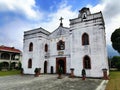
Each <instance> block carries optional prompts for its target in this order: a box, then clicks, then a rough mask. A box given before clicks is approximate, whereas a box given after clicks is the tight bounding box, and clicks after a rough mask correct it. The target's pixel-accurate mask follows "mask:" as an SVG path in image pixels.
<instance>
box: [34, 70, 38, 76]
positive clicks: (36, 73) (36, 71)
mask: <svg viewBox="0 0 120 90" xmlns="http://www.w3.org/2000/svg"><path fill="white" fill-rule="evenodd" d="M34 72H35V77H38V76H39V68H35V70H34Z"/></svg>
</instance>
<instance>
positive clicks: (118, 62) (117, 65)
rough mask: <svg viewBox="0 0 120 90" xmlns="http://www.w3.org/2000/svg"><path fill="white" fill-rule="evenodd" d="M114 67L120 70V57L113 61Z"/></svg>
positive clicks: (114, 58)
mask: <svg viewBox="0 0 120 90" xmlns="http://www.w3.org/2000/svg"><path fill="white" fill-rule="evenodd" d="M111 64H112V67H115V68H117V69H118V70H120V56H114V57H113V58H112V61H111Z"/></svg>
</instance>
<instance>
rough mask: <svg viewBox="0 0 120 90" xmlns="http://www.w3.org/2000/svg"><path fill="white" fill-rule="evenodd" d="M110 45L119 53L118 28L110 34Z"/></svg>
mask: <svg viewBox="0 0 120 90" xmlns="http://www.w3.org/2000/svg"><path fill="white" fill-rule="evenodd" d="M111 41H112V47H113V48H114V49H115V50H117V51H118V53H120V28H118V29H116V30H115V31H114V32H113V33H112V35H111Z"/></svg>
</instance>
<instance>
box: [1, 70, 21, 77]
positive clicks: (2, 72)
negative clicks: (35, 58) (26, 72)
mask: <svg viewBox="0 0 120 90" xmlns="http://www.w3.org/2000/svg"><path fill="white" fill-rule="evenodd" d="M17 74H20V71H19V70H11V71H0V76H9V75H17Z"/></svg>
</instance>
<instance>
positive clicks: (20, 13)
mask: <svg viewBox="0 0 120 90" xmlns="http://www.w3.org/2000/svg"><path fill="white" fill-rule="evenodd" d="M83 7H88V8H90V11H91V13H96V12H99V11H102V13H103V17H104V21H105V27H106V28H105V31H106V42H107V45H111V41H110V37H111V34H112V32H114V30H115V29H117V28H119V27H120V0H0V45H6V46H11V47H15V48H18V49H20V50H22V48H23V35H24V31H28V30H31V29H35V28H39V27H42V28H44V29H46V30H48V31H49V32H52V31H54V30H55V29H56V28H57V27H58V26H59V23H60V21H59V18H60V17H61V16H62V17H63V18H64V20H63V26H65V27H69V19H73V18H76V17H78V13H79V12H78V11H79V10H80V9H82V8H83Z"/></svg>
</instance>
